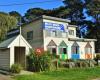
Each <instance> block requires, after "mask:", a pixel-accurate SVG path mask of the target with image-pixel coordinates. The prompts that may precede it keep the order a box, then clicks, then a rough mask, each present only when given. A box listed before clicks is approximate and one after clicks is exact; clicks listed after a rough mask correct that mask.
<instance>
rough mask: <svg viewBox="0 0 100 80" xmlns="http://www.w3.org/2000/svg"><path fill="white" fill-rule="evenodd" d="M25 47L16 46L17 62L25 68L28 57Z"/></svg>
mask: <svg viewBox="0 0 100 80" xmlns="http://www.w3.org/2000/svg"><path fill="white" fill-rule="evenodd" d="M25 50H26V49H25V47H15V48H14V52H15V63H16V64H20V65H21V66H22V67H23V68H25V64H26V57H25Z"/></svg>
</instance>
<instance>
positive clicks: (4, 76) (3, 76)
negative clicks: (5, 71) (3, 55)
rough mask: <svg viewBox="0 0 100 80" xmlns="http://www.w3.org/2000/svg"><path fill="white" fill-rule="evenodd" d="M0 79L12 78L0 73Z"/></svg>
mask: <svg viewBox="0 0 100 80" xmlns="http://www.w3.org/2000/svg"><path fill="white" fill-rule="evenodd" d="M0 80H12V79H11V78H10V77H9V76H7V75H2V74H0Z"/></svg>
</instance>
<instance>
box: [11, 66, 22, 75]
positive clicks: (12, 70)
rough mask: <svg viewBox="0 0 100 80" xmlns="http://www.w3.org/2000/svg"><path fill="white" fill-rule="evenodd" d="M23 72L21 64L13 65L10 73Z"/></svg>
mask: <svg viewBox="0 0 100 80" xmlns="http://www.w3.org/2000/svg"><path fill="white" fill-rule="evenodd" d="M21 70H22V67H21V65H20V64H13V65H12V66H11V69H10V71H11V72H12V73H20V71H21Z"/></svg>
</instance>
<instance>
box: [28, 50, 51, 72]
mask: <svg viewBox="0 0 100 80" xmlns="http://www.w3.org/2000/svg"><path fill="white" fill-rule="evenodd" d="M50 61H51V57H50V54H49V53H48V52H47V51H44V52H43V53H41V54H37V53H36V52H35V51H33V50H30V54H29V55H28V56H27V63H28V70H30V71H34V72H39V71H46V70H48V69H49V68H50Z"/></svg>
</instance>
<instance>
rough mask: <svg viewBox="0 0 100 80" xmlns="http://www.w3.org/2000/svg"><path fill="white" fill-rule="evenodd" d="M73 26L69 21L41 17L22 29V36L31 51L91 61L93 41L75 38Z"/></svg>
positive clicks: (93, 53) (93, 52) (93, 48)
mask: <svg viewBox="0 0 100 80" xmlns="http://www.w3.org/2000/svg"><path fill="white" fill-rule="evenodd" d="M76 28H77V26H75V25H70V21H69V20H66V19H60V18H55V17H49V16H44V15H43V16H42V17H39V18H37V19H35V20H34V21H33V22H31V23H29V24H27V25H24V26H23V27H22V35H23V36H24V37H25V39H26V40H27V41H28V42H29V43H30V44H31V46H32V47H33V49H36V48H43V49H44V50H49V51H50V53H51V54H56V55H59V56H60V58H62V59H93V58H94V55H95V46H94V45H95V43H94V42H95V41H96V40H95V39H84V38H79V37H77V36H76Z"/></svg>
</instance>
